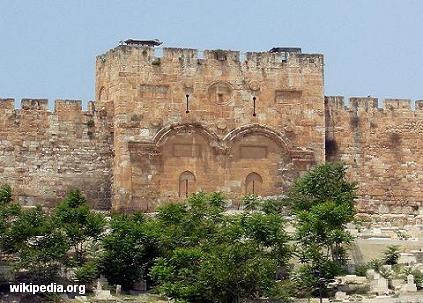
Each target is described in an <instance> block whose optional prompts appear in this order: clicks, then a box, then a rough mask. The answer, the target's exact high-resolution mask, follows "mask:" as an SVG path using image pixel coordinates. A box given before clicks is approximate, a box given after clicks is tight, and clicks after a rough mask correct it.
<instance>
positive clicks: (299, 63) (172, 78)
mask: <svg viewBox="0 0 423 303" xmlns="http://www.w3.org/2000/svg"><path fill="white" fill-rule="evenodd" d="M241 55H242V54H240V52H237V51H222V50H211V51H205V52H204V53H200V52H199V51H197V50H194V49H174V48H165V49H163V55H162V56H161V57H157V56H155V55H154V49H153V48H148V47H135V46H119V47H117V48H115V49H112V50H110V51H109V52H107V53H106V54H104V55H101V56H98V57H97V74H96V75H97V78H96V93H97V107H98V108H101V109H104V111H105V112H106V116H107V117H108V119H109V121H111V123H112V124H113V132H114V151H115V158H114V163H113V176H114V182H113V201H114V207H115V209H144V210H149V209H152V208H154V207H155V205H156V202H157V203H161V202H164V201H169V200H172V199H179V198H181V197H180V194H181V193H180V188H181V186H182V187H184V186H185V185H183V184H182V183H183V182H182V183H181V182H180V181H181V180H184V179H183V178H185V177H184V176H188V175H189V174H190V173H191V174H192V175H193V176H192V177H187V178H191V179H192V181H193V182H192V184H189V186H190V189H194V190H222V191H224V192H228V193H229V194H231V193H232V194H234V195H237V196H240V195H244V194H245V192H246V191H247V190H248V186H249V185H248V184H246V183H248V182H247V181H246V178H247V176H248V174H250V173H257V175H259V176H256V177H257V178H258V179H257V180H259V179H260V178H262V180H263V182H262V183H261V184H262V185H264V184H269V185H268V186H269V187H268V188H265V186H264V187H263V188H262V193H263V194H276V193H281V192H283V191H284V190H285V189H286V188H287V187H288V186H289V185H290V184H291V182H292V180H293V178H295V177H296V176H297V175H298V174H299V173H300V172H301V171H304V170H306V169H307V168H309V167H310V166H311V165H312V164H313V163H316V162H322V161H324V133H325V128H324V102H323V56H322V55H313V54H312V55H309V54H301V53H268V52H262V53H246V54H245V57H243V58H241ZM186 95H189V113H186ZM254 96H255V97H256V115H255V116H254V115H253V111H254V109H253V97H254ZM184 172H186V175H183V174H184ZM181 178H182V179H181ZM251 178H254V175H253V177H251ZM191 179H190V180H191ZM190 182H191V181H190ZM193 186H194V187H193Z"/></svg>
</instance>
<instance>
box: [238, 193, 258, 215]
mask: <svg viewBox="0 0 423 303" xmlns="http://www.w3.org/2000/svg"><path fill="white" fill-rule="evenodd" d="M259 203H260V201H259V198H258V197H257V196H256V195H245V196H244V197H242V205H244V209H245V210H246V211H252V210H257V209H258V208H259Z"/></svg>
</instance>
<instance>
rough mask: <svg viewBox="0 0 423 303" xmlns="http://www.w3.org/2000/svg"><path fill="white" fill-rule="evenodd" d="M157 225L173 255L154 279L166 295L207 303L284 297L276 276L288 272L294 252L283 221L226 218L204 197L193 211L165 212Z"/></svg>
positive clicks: (172, 208)
mask: <svg viewBox="0 0 423 303" xmlns="http://www.w3.org/2000/svg"><path fill="white" fill-rule="evenodd" d="M157 220H158V224H159V226H160V227H161V228H162V236H163V237H164V238H162V239H161V241H162V242H163V243H164V245H165V246H166V247H167V251H166V253H165V254H164V255H163V256H162V257H161V258H159V259H158V261H157V263H156V264H155V265H154V266H153V268H152V271H151V275H152V277H153V278H154V280H155V281H156V282H157V285H158V289H159V290H160V291H161V292H162V293H164V294H166V295H168V296H170V297H172V298H174V299H176V300H180V301H187V302H204V303H207V302H240V300H243V299H247V298H257V297H260V296H270V295H273V296H281V295H282V292H281V291H278V290H277V288H278V285H277V283H276V273H277V272H278V269H280V268H285V267H286V264H287V260H288V258H289V256H290V249H289V246H288V244H287V242H288V237H287V235H286V234H285V232H284V228H283V227H284V223H283V220H282V218H281V217H280V216H279V215H275V214H263V213H258V212H257V213H246V214H244V215H237V216H228V215H223V208H220V207H215V206H214V205H213V203H211V200H210V197H209V196H208V195H206V194H199V195H194V196H192V197H191V198H190V199H188V201H187V205H169V206H166V207H164V208H162V209H160V210H159V213H158V215H157ZM169 237H170V238H171V239H176V241H171V240H169ZM169 244H170V245H169Z"/></svg>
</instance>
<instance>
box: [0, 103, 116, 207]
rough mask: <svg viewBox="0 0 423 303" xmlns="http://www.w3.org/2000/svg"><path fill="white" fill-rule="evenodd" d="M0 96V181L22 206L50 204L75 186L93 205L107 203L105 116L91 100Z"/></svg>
mask: <svg viewBox="0 0 423 303" xmlns="http://www.w3.org/2000/svg"><path fill="white" fill-rule="evenodd" d="M14 102H15V101H14V100H13V99H0V184H2V183H8V184H10V185H11V186H12V187H13V190H14V195H15V198H16V199H17V200H18V201H19V202H21V203H22V204H23V205H35V204H41V205H43V206H47V207H51V206H54V205H55V204H56V203H57V202H58V201H59V200H60V199H61V198H63V197H64V195H65V194H66V192H67V191H68V190H70V189H76V188H78V189H81V190H82V191H83V193H84V194H85V195H86V196H87V198H88V200H89V202H90V204H91V206H92V207H93V208H96V209H108V208H110V207H111V182H112V175H111V169H112V167H111V160H112V146H111V136H110V132H109V131H108V129H109V127H108V125H107V121H106V118H105V117H102V116H101V113H97V112H96V111H95V109H94V105H93V103H90V106H89V107H90V108H89V110H88V111H87V112H83V111H82V108H81V101H72V100H57V101H56V102H55V110H54V112H50V111H49V110H48V101H47V100H45V99H23V100H22V102H21V109H15V105H14Z"/></svg>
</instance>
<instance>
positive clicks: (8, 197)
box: [0, 184, 12, 206]
mask: <svg viewBox="0 0 423 303" xmlns="http://www.w3.org/2000/svg"><path fill="white" fill-rule="evenodd" d="M9 202H12V188H11V187H10V185H8V184H4V185H2V186H1V187H0V206H1V205H5V204H7V203H9Z"/></svg>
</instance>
